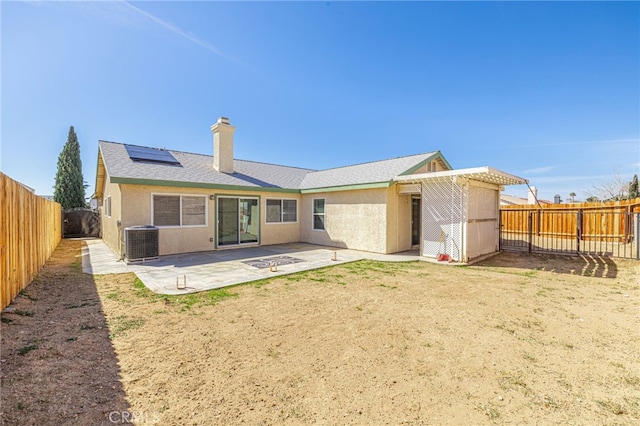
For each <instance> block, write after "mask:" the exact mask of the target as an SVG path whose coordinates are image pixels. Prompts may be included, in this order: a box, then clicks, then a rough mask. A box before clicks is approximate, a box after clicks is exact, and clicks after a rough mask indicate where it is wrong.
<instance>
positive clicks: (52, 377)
mask: <svg viewBox="0 0 640 426" xmlns="http://www.w3.org/2000/svg"><path fill="white" fill-rule="evenodd" d="M81 244H83V243H82V242H81V241H79V240H63V241H62V242H61V243H60V245H59V246H58V248H57V249H56V250H55V252H54V253H53V255H52V257H51V259H49V261H48V262H47V264H46V265H45V266H44V268H43V269H42V270H41V271H40V273H39V274H38V276H37V277H36V279H35V280H34V281H33V282H32V283H31V284H30V285H29V286H28V287H27V288H26V289H25V290H23V291H22V292H21V293H20V295H19V296H18V297H16V299H15V300H14V301H13V302H12V304H11V305H10V306H9V307H8V308H7V309H5V311H4V312H3V313H2V325H1V327H2V347H1V348H2V351H1V359H2V387H1V391H0V397H1V401H2V405H1V407H2V412H1V413H0V420H1V423H2V424H7V425H10V424H13V425H17V424H24V425H26V424H33V425H54V424H55V425H79V424H83V425H113V424H131V423H130V422H129V421H128V419H129V418H130V414H129V404H128V402H127V400H126V397H125V392H124V389H123V387H122V384H121V381H120V368H119V365H118V359H117V356H116V353H115V351H114V348H113V346H112V344H111V340H110V338H109V327H108V324H107V321H106V319H105V316H104V313H103V310H102V304H101V301H100V298H99V296H98V292H97V289H96V285H95V282H94V280H93V278H92V276H91V275H86V274H83V273H82V271H81V266H80V265H81V257H80V256H81Z"/></svg>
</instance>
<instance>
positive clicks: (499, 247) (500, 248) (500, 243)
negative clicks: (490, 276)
mask: <svg viewBox="0 0 640 426" xmlns="http://www.w3.org/2000/svg"><path fill="white" fill-rule="evenodd" d="M498 251H502V210H500V209H498Z"/></svg>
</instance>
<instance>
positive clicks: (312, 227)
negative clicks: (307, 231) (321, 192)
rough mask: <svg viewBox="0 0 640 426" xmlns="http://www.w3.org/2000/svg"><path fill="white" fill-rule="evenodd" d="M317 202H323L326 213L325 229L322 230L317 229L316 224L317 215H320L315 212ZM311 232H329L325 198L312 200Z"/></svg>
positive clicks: (324, 215)
mask: <svg viewBox="0 0 640 426" xmlns="http://www.w3.org/2000/svg"><path fill="white" fill-rule="evenodd" d="M316 200H322V201H323V206H324V212H323V213H322V217H323V218H324V220H323V221H322V225H323V226H324V227H323V228H322V229H317V228H316V227H315V223H316V221H315V220H314V218H315V215H316V214H320V213H316V212H315V207H316ZM311 230H312V231H319V232H327V199H326V198H324V197H320V198H312V199H311Z"/></svg>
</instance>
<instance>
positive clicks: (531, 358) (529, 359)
mask: <svg viewBox="0 0 640 426" xmlns="http://www.w3.org/2000/svg"><path fill="white" fill-rule="evenodd" d="M522 358H524V359H526V360H527V361H530V362H536V361H538V360H537V359H536V357H535V356H533V355H531V354H530V353H527V352H525V353H524V355H522Z"/></svg>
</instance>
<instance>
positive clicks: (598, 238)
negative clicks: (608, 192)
mask: <svg viewBox="0 0 640 426" xmlns="http://www.w3.org/2000/svg"><path fill="white" fill-rule="evenodd" d="M639 240H640V212H633V211H628V210H627V211H625V210H621V209H618V210H612V209H602V210H599V209H577V210H554V209H501V210H500V249H501V250H505V251H525V252H528V253H532V252H549V253H568V254H579V253H584V254H597V255H604V256H610V257H620V258H626V259H640V244H638V242H639Z"/></svg>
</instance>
